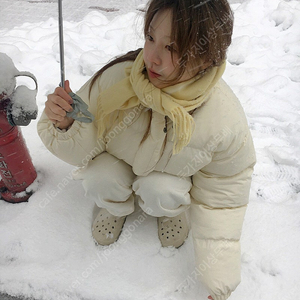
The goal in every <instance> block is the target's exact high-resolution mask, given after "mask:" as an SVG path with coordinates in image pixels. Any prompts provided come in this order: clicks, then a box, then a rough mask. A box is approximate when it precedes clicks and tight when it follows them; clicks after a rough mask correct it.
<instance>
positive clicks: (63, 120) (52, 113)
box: [45, 80, 74, 129]
mask: <svg viewBox="0 0 300 300" xmlns="http://www.w3.org/2000/svg"><path fill="white" fill-rule="evenodd" d="M70 92H72V91H71V89H70V84H69V81H68V80H66V81H65V89H63V88H62V87H57V88H56V89H55V91H54V93H53V94H50V95H48V97H47V101H46V103H45V114H46V115H47V117H48V119H49V120H50V121H51V122H52V123H53V124H54V125H55V126H56V127H59V128H60V129H67V128H68V127H69V126H71V125H72V124H73V122H74V119H73V118H69V117H67V112H70V111H72V110H73V109H72V106H71V104H72V103H73V100H72V98H71V96H70V95H69V94H68V93H70Z"/></svg>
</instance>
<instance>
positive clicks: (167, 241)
mask: <svg viewBox="0 0 300 300" xmlns="http://www.w3.org/2000/svg"><path fill="white" fill-rule="evenodd" d="M157 223H158V237H159V239H160V242H161V244H162V246H163V247H169V246H174V247H175V248H179V247H180V246H181V245H182V244H183V243H184V241H185V239H186V238H187V236H188V234H189V224H188V220H187V216H186V212H183V213H181V214H179V215H178V216H176V217H159V218H157Z"/></svg>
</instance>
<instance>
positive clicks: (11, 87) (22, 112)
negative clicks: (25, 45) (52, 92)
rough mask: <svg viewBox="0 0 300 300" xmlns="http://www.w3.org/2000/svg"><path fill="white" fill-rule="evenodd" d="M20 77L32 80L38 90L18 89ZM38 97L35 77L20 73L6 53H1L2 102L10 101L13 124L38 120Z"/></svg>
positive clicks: (24, 123) (23, 87) (23, 86)
mask: <svg viewBox="0 0 300 300" xmlns="http://www.w3.org/2000/svg"><path fill="white" fill-rule="evenodd" d="M18 76H27V77H30V78H32V79H33V80H34V81H35V83H36V88H35V89H34V90H31V89H29V88H28V87H27V86H26V85H20V86H18V87H17V88H16V82H17V81H16V77H18ZM36 95H37V82H36V78H35V77H34V75H32V74H31V73H29V72H19V71H18V70H17V68H16V67H15V65H14V63H13V61H12V59H11V58H10V57H8V56H7V55H6V54H5V53H0V96H1V97H0V100H4V99H6V98H9V99H10V101H11V103H10V105H9V112H10V114H9V116H10V118H11V120H12V122H13V123H15V124H16V125H27V124H28V123H27V122H28V121H29V120H30V119H35V118H36V115H37V110H38V107H37V104H36ZM27 119H28V120H27ZM18 121H19V122H18ZM26 123H27V124H26Z"/></svg>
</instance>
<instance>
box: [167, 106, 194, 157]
mask: <svg viewBox="0 0 300 300" xmlns="http://www.w3.org/2000/svg"><path fill="white" fill-rule="evenodd" d="M171 119H172V120H173V137H172V141H173V142H174V144H173V154H178V153H179V152H180V151H181V150H182V149H183V148H184V147H185V146H187V145H188V143H189V142H190V141H191V137H192V134H193V132H194V129H195V122H194V119H193V117H192V116H191V115H190V114H188V113H187V112H186V111H185V109H184V108H183V107H180V106H178V107H175V108H174V109H173V110H172V111H171Z"/></svg>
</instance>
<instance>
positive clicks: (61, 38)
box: [58, 0, 65, 89]
mask: <svg viewBox="0 0 300 300" xmlns="http://www.w3.org/2000/svg"><path fill="white" fill-rule="evenodd" d="M58 29H59V56H60V86H61V87H62V88H63V89H64V88H65V58H64V35H63V16H62V0H58Z"/></svg>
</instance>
